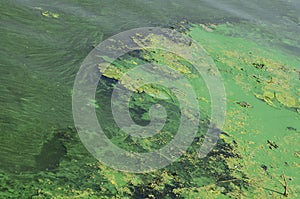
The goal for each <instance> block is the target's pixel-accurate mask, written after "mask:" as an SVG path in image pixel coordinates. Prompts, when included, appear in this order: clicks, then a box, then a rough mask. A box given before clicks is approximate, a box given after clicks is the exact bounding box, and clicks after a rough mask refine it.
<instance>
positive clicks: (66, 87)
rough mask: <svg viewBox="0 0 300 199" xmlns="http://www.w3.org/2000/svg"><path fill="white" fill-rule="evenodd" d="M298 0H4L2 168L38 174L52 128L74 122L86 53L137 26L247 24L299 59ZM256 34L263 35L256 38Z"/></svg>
mask: <svg viewBox="0 0 300 199" xmlns="http://www.w3.org/2000/svg"><path fill="white" fill-rule="evenodd" d="M299 13H300V2H299V1H297V0H289V1H281V0H275V1H274V0H265V1H258V0H255V1H241V0H234V1H232V0H231V1H229V0H226V1H221V0H218V1H216V0H213V1H210V0H201V1H195V0H185V1H180V0H176V1H169V0H167V1H161V0H154V1H143V0H135V1H132V0H116V1H109V0H103V1H96V0H89V1H84V2H82V1H79V0H78V1H77V0H63V1H47V2H46V1H42V0H39V1H38V0H37V1H34V0H13V1H8V0H2V1H1V2H0V38H1V45H0V74H1V76H0V91H1V95H0V107H1V108H0V119H1V120H0V129H1V134H0V139H1V141H0V166H1V169H3V170H9V171H14V172H21V171H28V170H35V169H36V166H35V161H36V158H34V157H35V156H37V155H38V154H39V153H40V151H41V149H42V146H43V142H44V140H46V139H47V138H49V136H50V135H51V133H52V132H53V130H57V129H66V128H68V127H69V126H72V125H73V120H72V112H71V94H72V86H73V81H74V77H75V74H76V72H77V70H78V68H79V67H80V64H81V62H82V61H83V59H84V58H85V56H86V55H87V54H88V53H89V52H90V51H91V50H92V49H93V47H94V46H96V45H97V44H98V43H99V42H101V41H102V40H103V39H105V38H107V37H109V36H111V35H113V34H116V33H119V32H121V31H124V30H128V29H131V28H136V27H146V26H161V27H170V26H174V25H176V23H178V22H180V21H182V20H187V21H189V22H190V23H203V22H205V23H207V22H211V23H215V22H217V23H223V22H231V21H232V22H238V21H240V20H247V21H249V22H251V23H252V25H251V26H245V27H243V28H242V29H241V32H240V35H241V36H243V37H246V38H248V39H249V40H254V41H257V42H260V44H264V45H268V46H277V47H278V48H283V49H285V50H286V51H287V52H289V53H293V54H295V55H300V38H299V32H300V16H299ZM255 31H263V33H262V35H263V37H257V36H256V33H255Z"/></svg>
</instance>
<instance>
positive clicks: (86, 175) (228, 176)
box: [0, 25, 300, 198]
mask: <svg viewBox="0 0 300 199" xmlns="http://www.w3.org/2000/svg"><path fill="white" fill-rule="evenodd" d="M228 26H231V25H228ZM229 30H230V31H232V29H231V28H230V27H229V28H228V29H227V25H219V26H218V25H214V26H211V27H209V29H208V27H207V25H206V26H203V25H201V26H200V25H199V26H198V25H195V26H194V27H193V28H192V29H191V30H190V31H189V32H187V34H189V35H190V36H191V37H192V38H193V39H194V40H196V41H198V42H199V43H200V44H201V45H202V46H204V48H205V49H206V50H207V51H208V52H209V54H210V55H211V56H212V58H213V59H214V61H215V62H216V64H217V67H218V69H219V70H220V72H221V74H222V76H223V79H224V83H225V86H226V91H227V100H228V111H227V119H226V124H225V127H224V129H222V130H223V133H222V134H221V135H220V140H219V141H218V144H217V145H216V146H215V148H214V149H213V150H212V151H211V152H210V153H209V154H208V156H207V157H206V158H204V159H199V158H198V156H197V152H198V150H199V148H200V146H201V143H202V141H203V132H205V131H206V130H207V126H208V124H209V120H208V119H207V118H208V116H209V113H210V110H209V108H208V107H209V94H208V91H207V89H206V87H205V84H204V82H201V81H200V82H199V81H194V82H193V80H191V82H192V83H193V84H196V83H197V89H198V90H197V91H198V95H199V96H198V98H199V106H200V109H201V111H202V114H203V115H204V116H202V120H201V121H200V123H201V125H200V129H199V132H198V133H197V136H196V138H195V141H194V142H193V144H192V145H191V147H190V148H189V151H188V152H187V153H186V154H184V155H183V156H182V157H181V158H180V159H179V160H178V161H177V162H174V163H173V164H172V165H169V166H168V167H166V168H164V169H161V170H158V171H154V172H152V173H147V174H131V173H124V172H120V171H115V170H113V169H111V168H108V167H106V166H105V165H103V164H101V163H99V162H96V161H95V160H94V159H93V157H91V155H89V153H88V152H87V151H86V150H85V148H84V146H83V145H82V144H81V143H80V140H79V138H78V136H77V133H76V131H75V129H72V128H69V129H63V130H54V132H52V135H55V136H54V139H50V140H49V141H48V143H56V144H54V146H58V148H60V147H62V146H64V147H65V148H66V153H65V154H63V155H59V156H58V157H59V158H57V159H56V160H57V161H56V163H57V164H55V165H51V164H48V163H47V162H46V164H45V165H42V167H40V168H39V170H40V171H39V172H37V173H35V174H32V173H28V174H26V173H22V174H20V175H18V174H7V173H2V172H1V173H0V175H1V176H2V178H0V182H1V183H0V184H1V191H2V193H1V195H0V196H1V197H6V198H9V197H11V198H13V197H16V198H20V197H21V198H22V197H28V196H29V197H31V198H74V197H78V198H258V197H259V198H282V194H283V191H284V189H283V185H282V182H283V179H282V178H281V177H280V176H281V175H282V174H283V173H284V174H285V175H286V176H287V178H288V185H289V197H290V198H297V197H298V196H299V194H300V193H299V189H300V187H299V184H300V181H299V179H300V176H299V174H298V173H299V172H298V171H299V167H300V165H299V149H298V148H297V146H298V145H297V143H296V141H297V140H299V130H300V126H299V122H300V118H299V117H300V116H299V114H298V113H297V110H299V103H300V101H299V92H298V91H299V88H298V85H299V80H298V79H297V78H296V77H297V72H296V71H297V67H298V66H299V60H298V59H294V57H293V56H291V55H288V54H285V53H284V52H280V51H275V50H270V49H268V48H266V47H265V46H260V45H258V44H257V43H255V42H251V41H248V40H245V39H242V38H232V37H229V36H226V35H223V34H220V33H222V32H226V31H229ZM103 59H107V61H109V58H107V57H104V58H103ZM147 62H155V63H161V64H165V65H168V66H169V65H170V66H172V67H173V68H174V69H175V70H178V71H179V72H180V73H181V74H183V75H185V76H186V77H188V78H190V79H193V78H194V76H193V72H191V71H192V67H191V66H190V65H189V64H188V63H186V62H184V60H180V59H178V58H177V57H176V56H174V54H168V53H167V54H165V53H163V52H160V51H151V52H147V51H142V52H139V53H138V55H134V56H133V55H131V56H127V57H126V56H125V57H123V58H122V59H120V60H117V61H114V62H113V65H114V67H113V68H111V69H110V68H109V69H108V70H105V72H104V73H103V75H104V76H106V78H107V79H105V80H103V81H101V82H100V83H99V84H100V86H99V87H100V92H99V93H97V95H98V96H99V97H97V101H92V102H91V104H92V105H93V106H96V107H97V111H98V112H99V113H101V114H99V120H100V122H101V123H102V124H103V125H104V128H105V129H106V133H107V136H108V137H109V138H110V139H111V140H112V142H114V143H115V144H116V145H118V146H120V147H123V148H124V149H126V150H131V151H138V152H145V151H150V150H153V149H156V148H160V147H162V146H163V145H164V144H166V143H167V142H168V141H169V140H171V139H172V137H173V134H172V132H176V127H177V126H178V124H177V123H178V122H176V118H178V115H179V112H178V109H177V108H176V107H177V106H178V101H177V100H176V98H175V96H173V95H172V93H171V92H170V91H168V90H166V89H164V88H163V87H159V86H156V85H152V86H146V87H142V88H139V87H130V84H129V83H128V82H126V81H124V82H122V83H123V85H125V86H126V88H128V89H130V90H133V91H135V94H134V96H133V97H132V99H133V100H132V102H130V108H131V114H132V118H133V119H134V120H135V121H136V122H137V123H138V124H147V122H149V120H150V118H149V115H148V110H149V107H150V106H151V104H154V103H157V102H160V103H162V105H163V106H164V107H166V108H167V111H168V121H169V122H167V125H166V126H165V127H164V128H165V129H163V131H164V132H162V134H160V135H158V136H153V137H152V138H150V139H136V140H135V139H134V138H131V137H129V136H128V135H126V134H125V133H123V132H120V131H119V129H118V128H117V125H116V124H115V123H114V122H113V116H112V115H111V109H110V108H109V107H108V106H101V104H103V103H104V104H105V103H107V102H108V101H109V95H108V93H109V92H111V90H112V89H113V88H114V85H115V84H116V81H115V80H118V79H119V78H120V77H121V76H122V74H123V73H126V71H127V70H128V68H130V67H134V66H136V65H139V64H143V63H147ZM283 66H284V67H283ZM116 68H117V69H116ZM100 71H101V67H100ZM271 77H272V78H271ZM128 81H129V80H128ZM137 85H138V82H137ZM157 98H159V99H160V100H157ZM237 102H244V103H243V104H250V105H251V107H250V106H246V107H245V106H241V105H240V104H241V103H237ZM98 104H100V105H98ZM295 110H296V111H295ZM103 112H104V113H105V115H103V114H102V113H103ZM287 127H291V128H290V129H294V130H293V131H291V130H289V129H288V128H287ZM62 138H63V139H62ZM268 140H269V142H270V143H276V145H278V148H272V147H271V148H269V144H268ZM44 148H45V150H46V149H49V147H48V144H47V142H45V144H44ZM42 149H43V147H42ZM43 151H44V150H42V151H41V154H42V156H43ZM55 151H56V150H54V152H55ZM39 162H44V161H42V160H40V159H39V158H38V159H37V163H39ZM58 165H59V166H58ZM49 167H50V170H49ZM51 168H52V169H53V168H55V170H52V171H51ZM20 176H22V178H23V179H20ZM24 182H27V183H24ZM20 190H22V191H20Z"/></svg>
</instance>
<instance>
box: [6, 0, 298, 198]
mask: <svg viewBox="0 0 300 199" xmlns="http://www.w3.org/2000/svg"><path fill="white" fill-rule="evenodd" d="M299 13H300V4H299V2H298V1H296V0H295V1H294V0H291V1H278V0H277V1H263V2H260V1H251V2H246V1H237V0H234V1H227V0H226V1H206V0H202V1H158V0H155V1H119V0H116V1H91V0H89V1H85V2H81V1H75V0H64V1H51V2H45V1H33V0H24V1H21V0H19V1H16V0H14V1H7V0H2V1H1V2H0V38H1V45H0V52H1V53H0V74H1V75H0V91H1V95H0V119H1V120H0V131H1V133H0V139H1V141H0V181H1V183H0V192H2V193H1V194H2V195H3V197H2V195H0V198H1V197H2V198H32V197H33V196H35V197H37V198H53V197H55V196H57V197H58V198H72V197H73V196H75V195H76V194H77V195H81V197H82V198H93V197H94V198H98V197H100V196H102V197H103V198H104V196H106V197H107V198H111V197H113V196H116V198H118V197H121V196H122V194H123V196H124V197H125V196H126V197H132V198H141V197H150V196H149V194H150V195H151V194H152V195H154V196H155V197H156V198H162V197H165V198H176V197H178V198H180V197H185V198H198V197H199V196H197V195H193V193H189V192H188V191H187V190H192V191H194V190H196V188H197V187H205V186H206V185H211V184H213V183H215V182H216V179H219V180H220V181H222V180H223V181H224V180H230V179H233V178H234V179H235V178H239V180H238V181H235V182H234V183H231V184H229V183H228V184H225V183H224V182H223V184H222V182H220V183H219V184H218V186H216V187H215V188H214V189H213V190H206V188H205V189H203V190H197V191H198V192H200V193H201V194H207V195H206V196H205V197H211V198H214V197H221V198H222V197H225V198H226V197H228V196H230V193H232V195H231V196H232V197H238V196H237V195H238V194H241V195H243V194H244V193H256V194H258V195H259V194H260V193H261V194H262V195H263V196H264V197H278V198H279V197H281V195H282V194H281V192H282V185H281V184H280V182H281V181H282V179H280V175H281V174H282V172H285V173H286V175H287V176H289V177H290V178H293V180H290V181H289V184H291V188H290V192H291V194H290V196H291V197H293V198H297V196H298V197H299V195H300V193H299V178H300V176H299V174H297V171H299V149H297V141H298V143H299V130H300V126H299V123H300V119H299V113H297V110H296V108H295V107H291V106H289V104H288V102H285V101H283V100H280V99H281V98H277V101H276V99H275V98H276V97H275V98H274V99H273V98H272V99H271V101H272V100H273V101H272V104H271V105H270V103H268V102H269V101H268V100H266V95H264V92H267V91H276V92H282V91H283V90H286V91H287V92H288V93H289V94H290V93H292V94H291V95H292V96H293V97H294V98H295V99H296V100H298V101H299V79H297V78H299V76H297V75H298V73H299V69H300V60H299V55H300V43H299V42H300V38H299V32H300V16H299ZM199 23H205V24H210V23H212V24H227V25H225V26H222V25H220V26H219V27H218V28H216V30H214V32H213V34H209V33H207V32H205V31H203V30H202V31H200V30H199V29H200V28H199V27H197V25H195V24H199ZM146 26H159V27H172V28H175V29H178V30H182V29H185V30H187V29H189V28H191V27H192V26H196V28H194V29H192V32H190V33H188V34H189V35H190V36H191V37H192V38H193V39H196V40H197V41H198V42H199V43H200V44H201V45H203V46H204V47H205V49H206V50H207V51H208V52H209V54H210V55H211V56H212V57H213V59H214V60H215V61H216V62H218V60H219V63H218V64H217V66H218V68H219V70H220V72H221V73H222V77H223V78H224V80H225V86H226V88H227V89H228V93H227V96H228V99H227V100H228V106H229V107H228V108H229V112H228V118H229V119H228V122H227V123H226V126H225V128H224V131H225V132H226V134H229V135H230V136H229V137H226V136H225V135H223V137H224V136H225V139H222V141H221V142H220V145H219V148H218V150H219V154H225V155H224V156H225V157H226V158H227V159H230V158H232V159H230V160H224V159H222V157H220V156H218V155H216V154H218V153H217V152H216V154H212V155H211V156H209V157H208V158H207V159H205V160H204V161H201V162H200V163H199V162H197V161H196V160H194V159H190V162H189V161H188V162H185V161H184V160H181V161H179V162H178V163H176V164H174V165H172V166H170V167H168V168H167V169H166V170H161V171H158V172H157V173H153V174H149V175H146V176H143V175H141V176H140V175H137V176H135V175H133V174H124V173H119V172H116V171H113V170H110V169H109V168H106V167H105V166H103V165H101V164H98V163H97V161H96V160H95V159H94V158H93V157H92V156H91V155H89V153H88V152H87V151H86V149H85V148H84V146H83V145H82V143H81V142H80V140H79V138H78V136H77V133H76V131H75V129H74V124H73V117H72V110H71V109H72V107H71V103H72V87H73V83H74V79H75V75H76V72H77V71H78V69H79V67H80V64H81V63H82V61H83V59H84V58H85V57H86V56H87V55H88V53H89V52H90V51H91V50H92V49H93V48H94V47H95V46H96V45H98V43H100V42H101V41H102V40H104V39H106V38H108V37H109V36H112V35H114V34H117V33H119V32H121V31H125V30H128V29H131V28H137V27H146ZM187 32H188V31H187ZM235 38H241V39H240V40H239V39H235ZM239 44H243V45H239ZM256 47H257V48H259V49H261V51H259V50H258V49H256ZM250 50H251V51H252V52H253V53H255V54H256V55H255V56H256V57H254V58H253V57H251V56H250V57H248V55H245V54H246V53H249V51H250ZM256 50H257V51H256ZM224 54H225V55H226V59H224V60H222V56H223V55H224ZM239 56H240V57H243V59H240V58H239ZM220 60H221V61H220ZM245 60H246V61H245ZM222 61H224V63H222ZM252 61H255V63H256V62H259V63H256V64H257V65H259V64H261V63H260V62H264V63H265V64H266V65H268V66H269V65H270V66H269V67H270V68H272V66H274V71H275V70H278V71H279V72H278V73H276V72H274V74H273V73H272V72H270V71H273V70H270V71H267V72H262V71H256V69H252V68H251V69H248V68H247V66H248V65H252V63H251V62H252ZM275 63H278V67H279V65H280V64H282V65H284V66H285V67H286V68H288V70H289V71H288V72H286V73H284V72H282V70H283V69H280V70H279V68H277V64H275ZM238 64H240V67H241V68H244V70H243V72H241V70H239V69H238V67H233V66H237V65H238ZM257 65H255V66H257ZM228 66H231V67H232V68H231V69H228V68H227V67H228ZM297 71H298V73H297ZM251 75H256V76H257V77H259V78H260V79H259V80H260V81H264V80H265V79H267V78H268V77H269V76H270V75H274V77H276V75H278V77H277V79H279V80H280V79H286V80H287V81H283V82H281V83H278V84H277V85H276V86H277V87H276V86H273V87H268V86H261V85H260V84H258V85H257V84H256V82H255V81H256V80H253V79H250V80H249V79H247V77H248V76H251ZM279 80H278V81H279ZM285 84H287V85H289V86H288V87H284V86H283V85H285ZM263 85H265V84H263ZM254 94H257V95H256V96H259V97H255V95H254ZM285 94H286V93H283V94H282V95H285ZM297 97H298V98H297ZM259 98H261V99H259ZM102 100H103V101H105V97H104V98H103V99H102ZM235 101H247V103H249V104H251V105H252V106H253V107H254V108H249V109H247V108H246V109H242V110H240V109H238V108H240V106H239V105H237V104H236V103H235ZM297 103H298V104H299V103H300V102H297ZM137 104H139V103H138V102H137ZM204 104H205V103H204ZM298 104H297V105H298ZM147 106H148V105H147ZM170 106H171V105H170ZM274 107H275V108H274ZM133 109H134V108H133ZM145 110H146V109H145ZM172 110H174V109H172ZM295 110H296V111H295ZM104 111H105V110H104ZM298 111H299V108H298ZM143 113H144V112H143ZM139 114H141V113H140V112H138V110H137V113H136V115H137V116H136V117H137V118H136V120H137V122H140V123H143V122H145V121H144V120H139V119H140V118H139V117H138V116H139ZM235 114H236V115H237V116H240V118H246V119H245V120H241V121H240V122H243V123H245V125H244V126H242V127H241V128H240V127H239V125H240V124H239V123H237V122H236V121H239V120H240V118H237V119H235V117H234V115H235ZM145 118H147V115H146V116H145ZM106 119H107V120H108V122H107V123H108V124H109V121H110V119H111V118H110V117H109V116H108V117H107V118H106ZM203 122H204V123H205V121H203ZM206 122H207V121H206ZM231 124H232V125H231ZM109 126H110V125H108V127H107V128H109ZM175 126H176V125H175ZM287 127H291V128H287ZM204 128H205V127H204ZM289 129H290V130H289ZM263 132H265V133H263ZM112 133H113V131H112ZM112 135H114V134H112ZM168 136H171V135H167V136H166V137H167V138H166V139H169V137H168ZM199 139H200V138H199ZM224 140H225V141H224ZM232 140H234V142H233V141H232ZM267 140H271V141H272V142H276V143H277V144H278V145H279V151H280V153H276V152H274V151H276V150H271V151H270V150H268V145H267V144H266V141H267ZM114 141H115V142H116V143H118V142H120V139H119V138H117V139H115V140H114ZM130 142H134V140H131V141H129V143H130ZM235 142H237V143H238V146H239V147H237V148H235V144H234V143H235ZM249 143H250V144H249ZM141 145H143V144H141ZM196 145H197V144H196ZM126 147H128V146H125V148H126ZM154 147H155V146H154ZM128 148H129V149H130V147H128ZM141 150H142V149H141ZM277 151H278V150H277ZM250 154H251V155H253V154H254V155H253V157H252V156H251V155H250ZM243 155H244V158H241V159H234V157H238V156H243ZM247 155H248V156H247ZM250 157H251V158H250ZM285 157H286V159H285ZM195 162H196V163H195ZM212 162H214V163H212ZM236 162H238V164H239V165H243V164H244V166H245V165H246V166H245V167H243V168H242V169H240V170H238V171H236V172H232V168H231V167H235V166H236V165H237V163H236ZM272 162H273V163H272ZM285 162H287V164H285ZM231 164H234V165H231ZM261 165H265V166H267V167H268V170H267V172H265V173H264V170H262V169H261V168H260V166H261ZM181 168H184V169H183V170H186V171H187V172H186V173H185V172H184V171H182V169H181ZM178 170H181V171H178ZM193 170H195V171H193ZM268 172H269V173H268ZM99 173H100V175H98V174H99ZM166 173H168V175H167V174H166ZM175 174H176V175H175ZM158 176H164V177H165V178H164V179H163V180H161V181H159V177H158ZM210 176H214V177H213V178H210ZM216 176H217V177H216ZM261 176H262V177H261ZM270 176H271V177H270ZM259 177H261V178H262V179H263V180H264V181H263V182H268V183H269V184H268V185H266V187H260V189H259V188H257V187H256V188H253V187H252V186H251V185H249V184H251V182H250V180H251V179H256V178H259ZM169 178H171V179H172V180H170V179H169ZM133 179H135V180H133ZM174 179H175V180H174ZM187 179H188V180H187ZM191 179H192V180H191ZM249 179H250V180H249ZM272 179H273V180H272ZM274 179H275V180H274ZM155 180H156V181H155ZM189 180H191V181H189ZM143 181H144V182H147V183H152V182H154V181H155V182H156V183H157V184H158V187H156V188H155V189H151V186H152V185H151V186H150V185H149V186H150V188H149V186H148V185H147V184H143V183H142V182H143ZM279 181H280V182H279ZM162 187H163V188H162ZM126 188H127V189H128V190H127V189H126ZM179 188H182V189H180V190H179ZM185 188H186V189H187V190H185ZM207 189H208V188H207ZM174 190H178V193H177V195H176V191H175V192H174ZM197 191H194V192H197ZM201 191H202V192H201ZM79 192H80V193H79ZM129 192H130V193H129ZM269 192H271V193H272V194H273V195H272V194H269ZM277 192H279V193H277ZM217 193H219V194H217ZM228 193H229V194H228ZM214 194H216V195H214ZM226 194H227V195H226ZM268 194H269V195H268ZM254 195H255V194H254ZM179 196H180V197H179ZM247 196H249V197H254V196H252V195H251V194H250V195H249V194H248V195H247V194H244V196H243V197H247ZM256 196H257V195H256ZM205 197H204V198H205ZM150 198H151V197H150ZM199 198H201V197H199Z"/></svg>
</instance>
